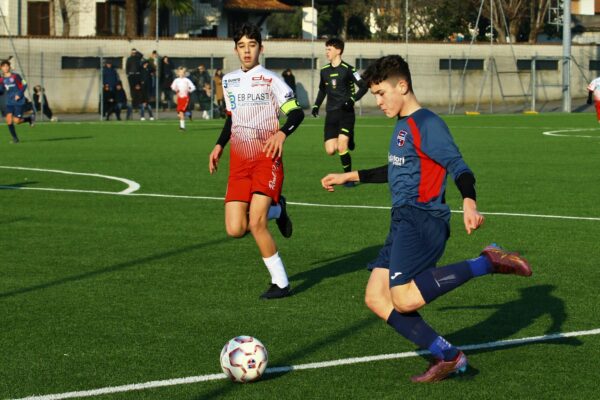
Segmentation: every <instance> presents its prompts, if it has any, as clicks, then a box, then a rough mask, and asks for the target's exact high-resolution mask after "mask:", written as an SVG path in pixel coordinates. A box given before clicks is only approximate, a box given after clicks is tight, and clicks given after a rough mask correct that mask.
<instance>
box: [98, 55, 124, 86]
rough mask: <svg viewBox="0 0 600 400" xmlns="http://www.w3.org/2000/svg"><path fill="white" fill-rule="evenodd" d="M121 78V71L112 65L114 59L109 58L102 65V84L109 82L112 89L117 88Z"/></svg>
mask: <svg viewBox="0 0 600 400" xmlns="http://www.w3.org/2000/svg"><path fill="white" fill-rule="evenodd" d="M120 81H121V78H119V73H118V72H117V70H116V69H115V67H114V66H113V65H112V61H109V60H107V61H106V62H105V63H104V66H103V67H102V84H103V85H104V84H107V83H108V85H109V86H110V90H115V87H116V86H117V82H120Z"/></svg>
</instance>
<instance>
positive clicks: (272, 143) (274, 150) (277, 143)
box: [263, 131, 287, 159]
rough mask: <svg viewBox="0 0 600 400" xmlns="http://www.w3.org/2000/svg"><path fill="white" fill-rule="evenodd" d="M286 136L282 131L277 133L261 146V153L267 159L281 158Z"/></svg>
mask: <svg viewBox="0 0 600 400" xmlns="http://www.w3.org/2000/svg"><path fill="white" fill-rule="evenodd" d="M285 139H287V136H285V133H283V132H282V131H277V133H275V134H274V135H273V136H271V137H270V138H269V139H268V140H267V142H266V143H265V145H264V146H263V152H264V153H265V155H266V156H267V157H271V158H272V159H276V158H277V157H281V155H282V154H283V142H285Z"/></svg>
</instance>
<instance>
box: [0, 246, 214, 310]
mask: <svg viewBox="0 0 600 400" xmlns="http://www.w3.org/2000/svg"><path fill="white" fill-rule="evenodd" d="M225 240H226V239H225V238H219V239H216V240H211V241H210V242H206V243H198V244H194V245H191V246H186V247H182V248H180V249H176V250H171V251H166V252H164V253H158V254H153V255H150V256H147V257H142V258H138V259H136V260H131V261H125V262H122V263H119V264H115V265H112V266H110V267H106V268H102V269H99V270H96V271H90V272H86V273H83V274H79V275H73V276H68V277H66V278H62V279H57V280H54V281H51V282H46V283H41V284H39V285H35V286H30V287H25V288H21V289H15V290H11V291H9V292H4V293H0V299H3V298H5V297H11V296H16V295H19V294H24V293H29V292H34V291H37V290H43V289H48V288H51V287H55V286H60V285H64V284H67V283H71V282H77V281H81V280H84V279H89V278H93V277H95V276H98V275H103V274H108V273H111V272H116V271H120V270H123V269H126V268H131V267H135V266H137V265H143V264H146V263H150V262H153V261H157V260H163V259H165V258H169V257H173V256H176V255H179V254H182V253H187V252H190V251H195V250H198V249H202V248H204V247H208V246H213V245H218V244H222V243H223V242H224V241H225Z"/></svg>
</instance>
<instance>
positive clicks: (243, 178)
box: [225, 153, 283, 203]
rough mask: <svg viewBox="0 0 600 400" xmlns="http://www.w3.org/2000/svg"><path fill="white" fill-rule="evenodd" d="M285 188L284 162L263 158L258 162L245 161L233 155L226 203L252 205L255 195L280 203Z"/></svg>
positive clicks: (278, 159) (279, 158)
mask: <svg viewBox="0 0 600 400" xmlns="http://www.w3.org/2000/svg"><path fill="white" fill-rule="evenodd" d="M282 186H283V161H282V160H281V157H278V158H276V159H274V160H273V159H271V158H270V157H266V156H262V157H260V158H259V159H257V160H243V159H240V158H237V157H235V156H234V154H233V153H232V154H231V161H230V166H229V181H228V182H227V193H226V194H225V202H226V203H227V202H229V201H243V202H246V203H250V200H251V199H252V195H253V194H254V193H262V194H264V195H265V196H269V197H270V198H271V199H273V202H275V203H278V202H279V196H280V195H281V187H282Z"/></svg>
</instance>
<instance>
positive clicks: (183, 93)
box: [171, 77, 196, 97]
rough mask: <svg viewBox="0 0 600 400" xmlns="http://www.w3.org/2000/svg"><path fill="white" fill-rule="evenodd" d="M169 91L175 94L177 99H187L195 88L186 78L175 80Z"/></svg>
mask: <svg viewBox="0 0 600 400" xmlns="http://www.w3.org/2000/svg"><path fill="white" fill-rule="evenodd" d="M171 90H172V91H174V92H175V93H177V97H188V96H189V95H190V93H192V92H193V91H194V90H196V86H194V84H193V83H192V81H190V80H189V79H188V78H186V77H183V78H177V79H175V80H174V81H173V83H172V84H171Z"/></svg>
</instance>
